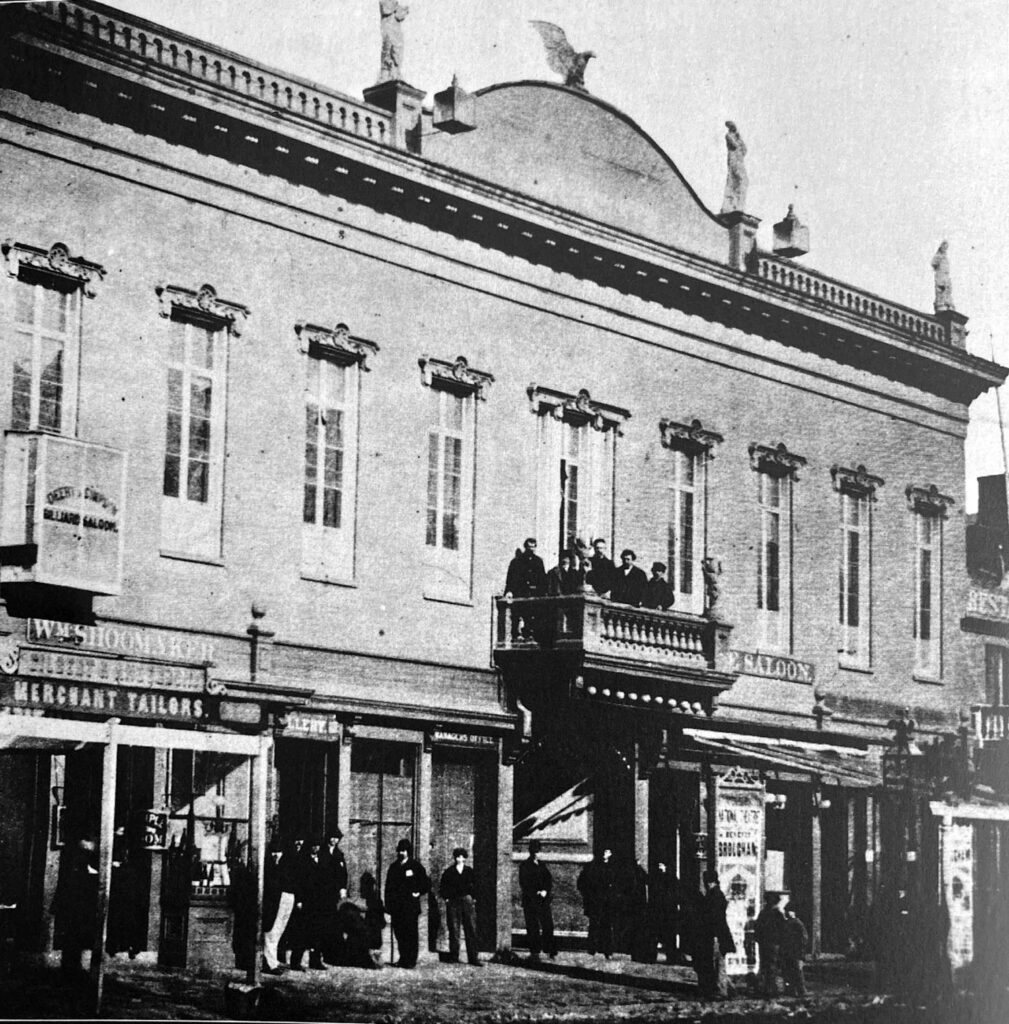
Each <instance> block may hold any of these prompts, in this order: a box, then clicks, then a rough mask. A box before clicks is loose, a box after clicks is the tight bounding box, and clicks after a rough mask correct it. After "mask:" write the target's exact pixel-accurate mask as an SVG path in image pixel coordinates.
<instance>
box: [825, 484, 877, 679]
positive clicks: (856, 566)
mask: <svg viewBox="0 0 1009 1024" xmlns="http://www.w3.org/2000/svg"><path fill="white" fill-rule="evenodd" d="M830 472H831V476H832V478H833V482H834V490H835V491H836V492H837V496H838V553H837V580H838V591H837V622H838V647H837V652H838V663H839V664H840V665H841V666H842V667H844V668H853V669H862V670H866V671H867V670H869V669H870V668H871V666H872V570H873V553H872V534H873V529H872V527H873V513H872V506H873V504H874V503H875V501H876V488H878V487H881V486H882V484H883V481H882V479H881V478H880V477H878V476H872V475H871V474H870V473H868V472H866V469H865V466H858V467H857V468H856V469H845V468H843V467H841V466H836V465H835V466H833V467H832V468H831V471H830ZM852 510H854V512H855V516H854V517H853V516H852V515H851V514H850V513H851V511H852ZM852 538H855V539H856V541H857V545H858V560H857V562H855V563H853V562H852V559H851V557H850V556H851V540H852ZM853 581H854V584H853ZM853 585H854V586H855V587H857V591H856V598H855V600H856V604H855V614H854V615H852V614H851V611H852V602H851V593H852V586H853Z"/></svg>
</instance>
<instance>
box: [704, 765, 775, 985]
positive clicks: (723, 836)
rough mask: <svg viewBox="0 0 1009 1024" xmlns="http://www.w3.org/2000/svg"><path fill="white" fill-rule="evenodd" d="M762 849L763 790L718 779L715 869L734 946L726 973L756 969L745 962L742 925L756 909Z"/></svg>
mask: <svg viewBox="0 0 1009 1024" xmlns="http://www.w3.org/2000/svg"><path fill="white" fill-rule="evenodd" d="M763 846H764V787H763V786H762V785H759V784H758V785H747V786H735V785H732V784H723V782H722V781H721V780H720V779H719V780H718V783H717V786H716V793H715V864H716V868H715V870H716V871H717V872H718V877H719V879H720V880H721V883H722V888H723V890H724V892H725V896H726V899H727V900H728V908H727V909H726V912H725V920H726V922H727V923H728V925H729V930H730V931H731V932H732V938H733V940H734V941H735V943H736V952H735V953H730V954H729V955H728V956H726V958H725V970H726V972H727V973H728V974H746V973H747V972H748V971H751V970H755V969H756V966H757V964H756V961H755V960H754V962H753V963H750V964H748V963H747V958H748V953H747V948H746V922H747V920H751V921H752V920H753V918H754V917H755V916H756V913H757V911H758V910H759V908H760V895H761V894H760V889H761V885H760V881H761V862H762V854H763ZM749 956H750V957H753V956H754V954H753V953H752V952H751V953H750V954H749Z"/></svg>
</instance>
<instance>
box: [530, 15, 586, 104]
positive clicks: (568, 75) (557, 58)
mask: <svg viewBox="0 0 1009 1024" xmlns="http://www.w3.org/2000/svg"><path fill="white" fill-rule="evenodd" d="M529 24H530V25H532V27H533V28H534V29H536V31H537V32H539V34H540V38H541V39H542V40H543V45H544V46H545V47H546V49H547V64H549V65H550V70H551V71H556V72H557V74H559V75H563V77H564V84H565V85H566V86H567V87H568V88H569V89H580V90H581V91H582V92H588V89H586V88H585V65H586V64H588V62H589V60H590V59H591V58H592V57H594V56H595V54H594V53H593V52H592V51H591V50H586V51H585V52H584V53H577V52H576V51H575V48H574V47H573V46H572V45H571V44H570V43H569V42H568V37H567V36H566V35H565V34H564V29H562V28H561V27H560V26H559V25H554V24H552V23H551V22H549V21H531V22H529Z"/></svg>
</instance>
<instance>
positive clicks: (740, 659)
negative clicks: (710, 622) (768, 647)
mask: <svg viewBox="0 0 1009 1024" xmlns="http://www.w3.org/2000/svg"><path fill="white" fill-rule="evenodd" d="M728 670H729V671H730V672H738V673H739V674H740V675H744V676H761V677H762V678H764V679H787V680H788V681H789V682H790V683H812V682H813V681H814V668H813V666H812V665H811V664H810V663H809V662H808V661H796V660H795V659H794V658H784V657H782V656H781V655H780V654H757V653H755V652H753V651H729V665H728Z"/></svg>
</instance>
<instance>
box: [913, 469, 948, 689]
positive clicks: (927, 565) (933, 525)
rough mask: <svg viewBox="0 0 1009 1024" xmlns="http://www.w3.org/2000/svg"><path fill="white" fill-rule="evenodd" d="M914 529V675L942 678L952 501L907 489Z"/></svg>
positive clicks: (933, 491) (928, 491)
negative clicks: (946, 540) (946, 535)
mask: <svg viewBox="0 0 1009 1024" xmlns="http://www.w3.org/2000/svg"><path fill="white" fill-rule="evenodd" d="M906 493H907V498H908V503H909V505H910V508H911V512H912V521H913V529H914V566H913V578H914V618H913V622H912V635H913V637H914V665H915V674H916V675H920V676H923V677H925V678H926V679H938V678H940V677H941V676H942V616H943V592H942V558H943V522H944V520H945V518H946V510H947V509H948V507H949V506H950V505H951V504H952V503H953V499H952V498H949V497H947V496H946V495H942V494H939V492H938V489H937V488H936V487H935V486H934V485H933V486H932V487H930V488H922V487H908V488H907V492H906Z"/></svg>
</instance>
